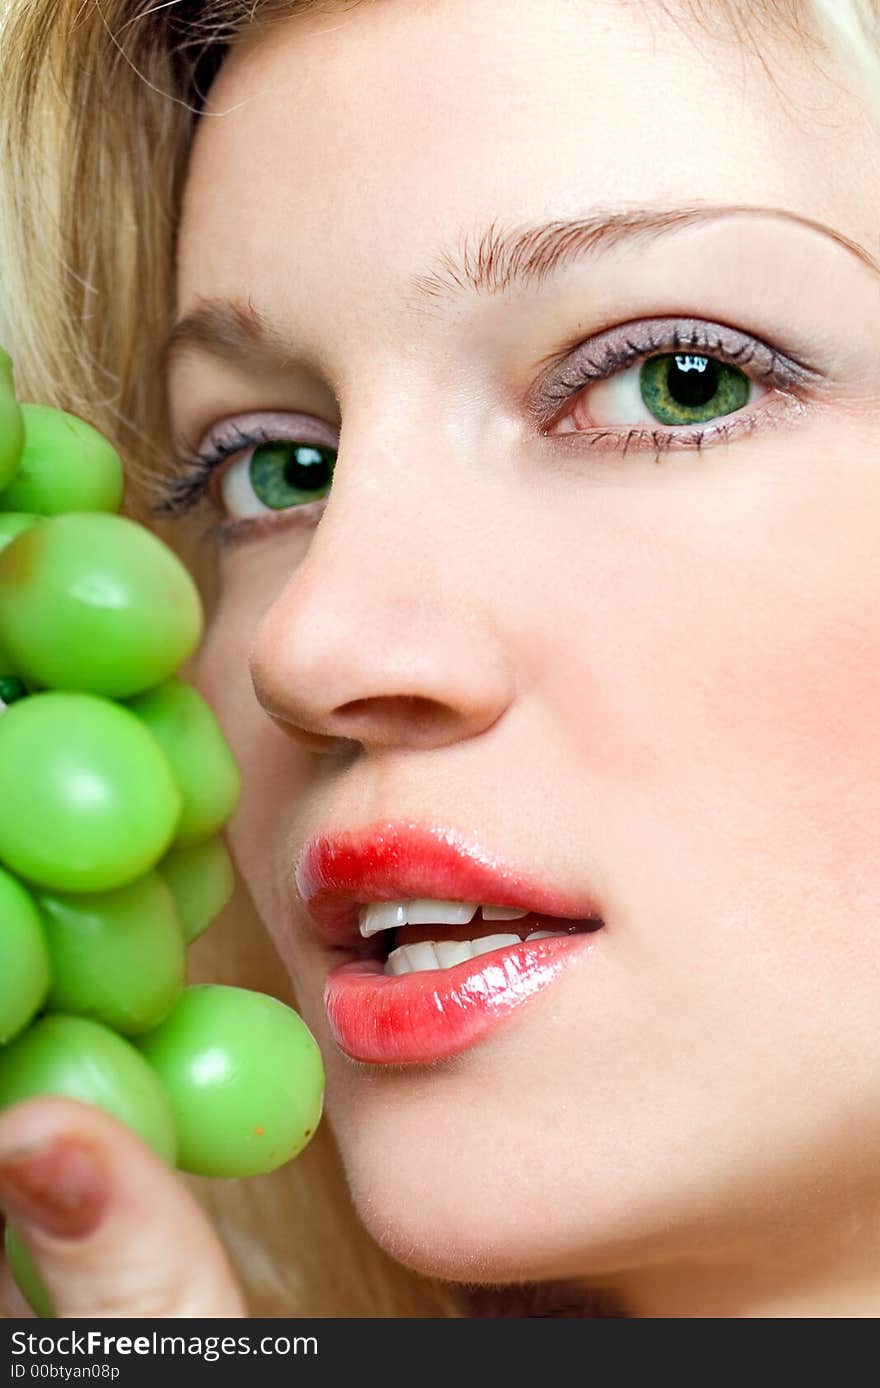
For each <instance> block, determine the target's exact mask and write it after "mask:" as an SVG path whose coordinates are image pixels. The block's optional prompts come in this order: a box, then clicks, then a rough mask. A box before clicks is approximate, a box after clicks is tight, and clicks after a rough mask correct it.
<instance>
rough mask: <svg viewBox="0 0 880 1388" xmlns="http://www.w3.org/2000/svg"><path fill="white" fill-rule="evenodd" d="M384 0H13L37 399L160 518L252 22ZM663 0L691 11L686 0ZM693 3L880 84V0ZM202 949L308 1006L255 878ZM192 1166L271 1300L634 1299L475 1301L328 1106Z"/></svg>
mask: <svg viewBox="0 0 880 1388" xmlns="http://www.w3.org/2000/svg"><path fill="white" fill-rule="evenodd" d="M364 2H365V0H170V3H165V4H158V3H156V0H0V273H2V283H0V315H2V317H3V318H5V323H6V326H5V328H4V327H3V325H2V323H0V341H2V342H3V345H4V346H5V347H6V348H7V350H8V351H9V352H10V353H11V355H12V357H13V360H14V365H15V380H16V386H17V390H18V394H19V397H20V398H21V399H25V400H37V401H41V402H44V403H47V404H55V405H58V406H61V407H63V408H65V409H68V410H71V411H73V412H74V413H75V414H79V415H82V416H83V417H84V418H86V419H89V420H90V421H91V422H92V423H93V424H95V425H96V426H97V427H98V428H99V429H101V430H102V431H103V432H104V433H105V434H107V435H108V437H110V438H111V439H113V441H114V442H115V443H116V445H117V447H118V448H119V449H120V451H121V452H122V454H123V456H124V457H125V458H126V461H127V467H128V471H129V479H130V487H129V492H128V500H127V509H128V510H129V512H130V513H131V514H134V515H137V516H139V517H140V518H142V519H147V518H148V517H149V510H148V502H149V496H150V487H149V478H150V476H151V474H152V473H153V472H154V471H161V470H162V467H163V463H164V460H165V459H166V458H167V457H168V454H169V451H170V448H171V443H172V440H171V438H170V436H169V424H168V419H167V409H166V401H165V397H164V392H163V385H162V379H161V374H160V372H159V370H158V365H157V348H158V344H159V343H160V341H161V340H162V339H163V338H164V337H165V335H166V334H167V332H168V331H169V330H170V327H171V325H172V322H173V318H174V314H175V311H176V305H175V279H174V275H175V246H176V228H177V218H178V210H179V207H180V202H181V196H182V190H183V185H184V179H185V176H186V164H187V156H188V151H189V147H190V142H191V139H192V136H193V132H194V129H195V124H196V121H197V120H198V119H199V114H200V103H201V101H202V99H203V97H204V95H205V93H206V91H207V87H208V85H209V84H210V80H211V78H212V76H213V75H214V73H215V72H216V71H217V68H218V67H219V64H220V62H221V61H222V58H223V55H224V52H225V51H226V50H227V48H228V46H229V45H230V44H232V43H234V42H235V41H236V39H237V38H238V37H240V36H241V35H243V34H244V33H245V31H247V32H248V33H254V32H256V31H257V29H260V30H262V29H268V28H270V27H271V26H272V25H274V24H276V23H278V22H281V21H284V20H288V19H290V18H291V17H292V16H294V15H296V14H300V13H304V12H307V11H313V10H316V9H327V10H334V11H335V10H339V9H344V8H348V7H350V6H351V5H353V4H358V3H364ZM656 2H657V3H659V5H660V6H661V8H662V9H664V10H665V11H666V12H667V13H669V14H670V15H671V16H672V17H673V18H675V19H676V20H677V22H682V20H681V11H682V5H681V4H680V3H677V2H676V0H669V2H668V3H667V0H656ZM685 11H686V16H687V20H690V21H695V22H696V23H697V24H698V25H702V26H703V27H705V28H710V27H712V26H713V25H714V24H715V22H716V21H717V20H718V19H719V16H720V15H721V14H722V12H723V21H724V23H726V24H727V25H729V26H733V29H734V32H735V34H736V37H737V39H739V40H740V41H742V42H743V43H744V44H751V45H753V46H754V47H755V49H756V51H757V52H758V53H759V56H762V55H761V49H760V44H761V38H762V35H763V34H766V35H767V37H768V39H769V38H770V37H772V36H774V35H777V34H780V33H783V32H785V33H787V34H788V35H793V36H796V37H798V38H799V39H800V40H801V41H802V43H803V45H804V51H805V52H806V53H809V52H811V51H812V52H814V53H815V52H819V51H820V50H821V49H822V48H823V46H827V47H829V48H832V49H834V50H836V51H837V52H838V53H839V54H841V55H843V57H844V60H845V61H846V62H847V64H848V73H849V74H850V75H851V78H852V81H851V85H852V86H853V87H857V86H862V87H863V88H864V90H865V91H868V92H870V93H871V94H872V95H875V96H876V95H880V0H803V3H799V0H762V3H760V4H756V3H748V4H746V3H745V0H725V3H724V4H720V3H719V0H688V4H687V5H686V7H685ZM762 61H763V56H762ZM151 523H153V524H155V522H154V521H151ZM160 529H161V527H160ZM243 922H248V923H249V928H243ZM192 963H193V969H192V971H191V976H193V977H204V978H210V979H213V980H216V981H221V982H233V983H239V984H241V985H243V986H245V987H253V988H259V989H262V990H264V991H267V992H272V993H275V994H276V995H278V996H280V997H282V998H286V999H287V1000H288V1001H290V1002H292V1003H293V1004H294V1005H295V998H294V997H293V995H292V993H291V992H290V989H289V986H288V984H287V983H286V981H285V975H284V970H283V968H282V966H281V963H280V961H279V959H278V957H277V955H276V954H275V952H274V950H273V947H272V945H271V943H270V942H269V939H268V937H267V935H266V932H265V930H264V929H263V928H262V926H261V924H260V923H259V922H258V921H257V920H256V919H255V913H254V910H253V907H252V905H251V904H250V902H249V900H248V898H247V896H246V893H245V889H244V887H243V885H239V888H238V891H237V895H236V898H235V900H234V902H233V903H232V905H231V907H230V908H229V910H228V911H227V912H226V913H224V917H223V918H222V920H221V921H220V922H219V923H218V924H217V925H216V926H215V927H214V928H213V929H212V930H211V931H210V932H209V934H208V936H206V937H205V938H204V939H203V940H202V941H200V942H199V943H198V944H197V945H196V946H195V948H194V950H193V952H192ZM191 1184H192V1186H193V1189H194V1192H195V1194H196V1195H197V1197H198V1198H199V1199H200V1200H202V1201H203V1202H204V1203H205V1204H206V1205H207V1206H208V1208H209V1209H210V1210H211V1212H212V1214H213V1217H214V1219H215V1222H216V1223H217V1225H218V1227H219V1230H220V1233H221V1236H222V1237H223V1238H224V1240H225V1242H226V1244H227V1246H228V1248H229V1250H230V1253H231V1255H232V1257H233V1260H234V1261H235V1263H236V1264H237V1266H238V1269H239V1271H240V1274H241V1276H242V1279H243V1281H244V1283H245V1286H246V1289H247V1292H248V1296H249V1305H250V1309H251V1313H252V1314H253V1315H264V1316H290V1315H294V1316H322V1317H326V1316H354V1317H402V1316H404V1317H409V1316H430V1317H447V1316H460V1315H474V1314H482V1315H498V1314H501V1315H517V1314H519V1315H528V1314H548V1315H566V1314H569V1315H571V1314H585V1313H586V1314H595V1315H602V1314H615V1312H614V1310H613V1309H610V1310H609V1309H608V1307H607V1306H606V1305H605V1304H604V1303H603V1302H602V1301H601V1299H600V1298H598V1297H597V1299H596V1303H595V1305H594V1306H593V1307H591V1308H590V1309H589V1310H588V1311H586V1312H585V1311H584V1310H583V1309H582V1308H581V1309H580V1310H577V1309H575V1308H572V1307H566V1306H565V1304H564V1302H563V1300H562V1299H561V1297H562V1293H561V1291H560V1292H559V1293H558V1295H557V1294H556V1293H555V1292H554V1289H553V1288H551V1287H549V1286H545V1287H544V1288H541V1289H537V1288H536V1289H531V1290H529V1289H528V1288H527V1287H525V1286H524V1287H523V1288H522V1289H521V1290H522V1292H523V1296H522V1299H521V1300H520V1301H517V1299H516V1289H500V1288H499V1289H488V1290H484V1291H483V1292H482V1293H481V1295H482V1302H481V1303H480V1305H481V1308H482V1309H481V1310H479V1311H477V1310H475V1306H476V1305H477V1304H478V1303H477V1302H476V1300H474V1299H471V1300H470V1302H468V1300H467V1298H466V1295H465V1293H466V1292H467V1290H468V1289H467V1288H465V1287H458V1286H457V1285H452V1284H448V1283H443V1282H440V1281H437V1280H434V1279H430V1278H426V1277H422V1276H420V1275H419V1274H417V1273H415V1272H413V1271H411V1270H410V1269H408V1268H405V1267H403V1266H401V1265H400V1264H398V1263H396V1262H394V1261H393V1260H392V1259H390V1258H389V1257H387V1256H386V1255H385V1254H384V1252H383V1251H382V1250H381V1249H380V1248H379V1247H378V1245H377V1244H376V1243H375V1242H374V1241H373V1240H372V1239H371V1238H370V1236H369V1235H368V1234H367V1233H366V1230H365V1229H364V1227H363V1225H362V1224H361V1222H360V1220H359V1219H358V1217H357V1214H356V1212H355V1210H354V1207H353V1205H352V1202H351V1199H350V1196H349V1192H348V1187H347V1185H346V1181H345V1175H344V1172H343V1169H342V1166H341V1163H340V1159H339V1155H338V1152H337V1151H336V1147H335V1143H334V1140H333V1137H332V1134H331V1132H330V1130H329V1127H328V1125H327V1124H326V1123H324V1124H322V1125H321V1126H320V1127H319V1130H318V1133H317V1134H316V1136H315V1138H314V1139H313V1141H312V1143H311V1145H310V1146H309V1147H308V1148H307V1149H306V1151H305V1152H304V1153H302V1154H301V1156H299V1157H298V1158H297V1160H296V1161H295V1163H293V1164H292V1166H290V1167H287V1168H285V1169H283V1170H282V1171H281V1172H277V1173H275V1174H274V1175H271V1176H266V1177H261V1178H258V1179H253V1180H250V1181H244V1182H235V1181H231V1182H207V1181H205V1182H197V1181H195V1180H192V1181H191ZM493 1295H494V1297H495V1301H494V1303H493V1301H492V1297H493ZM542 1307H543V1308H544V1309H543V1310H542V1309H540V1308H542Z"/></svg>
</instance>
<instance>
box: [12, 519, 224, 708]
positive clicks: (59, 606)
mask: <svg viewBox="0 0 880 1388" xmlns="http://www.w3.org/2000/svg"><path fill="white" fill-rule="evenodd" d="M201 631H202V608H201V602H200V599H199V595H198V592H197V590H196V587H195V584H194V583H193V581H192V579H191V578H190V576H189V574H188V573H187V571H186V569H185V568H184V567H183V565H182V564H181V562H180V560H179V559H178V558H177V556H176V555H175V554H173V553H172V552H171V550H170V549H169V548H168V547H167V545H164V544H163V543H162V541H161V540H159V539H158V538H157V537H156V536H155V535H153V534H151V532H150V531H149V530H146V529H145V528H144V527H143V526H141V525H137V524H136V523H135V522H134V521H130V520H127V519H126V518H125V517H124V516H113V515H107V514H106V513H105V512H102V511H79V512H74V513H73V514H70V515H66V516H49V517H47V518H46V519H45V520H42V521H40V523H39V524H38V525H34V526H32V527H31V528H30V529H29V530H26V531H24V533H23V534H21V535H19V536H17V538H16V539H14V540H13V541H12V543H11V544H9V545H7V546H6V548H5V549H4V550H3V552H2V553H0V640H2V641H3V642H4V643H5V645H6V648H7V650H8V651H9V654H10V656H11V658H12V660H13V662H14V664H15V669H16V672H17V673H18V674H20V675H21V676H22V678H23V679H25V680H26V681H28V682H29V683H30V684H33V685H44V686H48V687H49V688H53V689H63V690H79V691H83V692H86V693H91V694H103V695H105V696H107V697H109V698H113V699H124V698H128V697H129V696H130V695H132V694H140V693H141V692H142V691H143V690H145V689H150V688H151V687H152V686H153V685H155V684H159V683H161V681H162V680H164V679H167V677H168V676H169V675H170V674H172V673H173V671H174V670H176V669H177V667H178V665H180V664H181V662H182V661H184V660H186V659H187V658H188V657H189V656H190V655H192V653H193V651H194V650H195V648H196V646H197V645H198V642H199V639H200V637H201Z"/></svg>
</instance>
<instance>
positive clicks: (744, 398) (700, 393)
mask: <svg viewBox="0 0 880 1388" xmlns="http://www.w3.org/2000/svg"><path fill="white" fill-rule="evenodd" d="M750 387H751V381H750V380H749V377H748V376H746V375H745V374H744V373H743V372H742V371H740V370H739V369H738V368H737V367H735V366H730V365H729V364H728V363H727V362H723V361H717V360H715V359H714V358H713V357H704V356H698V355H695V354H694V353H690V352H675V353H670V354H665V355H663V356H659V357H650V358H649V359H648V360H647V361H646V362H644V363H643V365H642V369H641V371H640V373H639V389H640V391H641V396H642V400H643V401H644V404H645V406H646V407H647V409H649V410H650V411H651V413H652V414H653V415H655V416H656V418H657V419H658V420H659V422H660V423H661V424H703V423H705V422H706V420H709V419H716V418H717V417H718V415H725V414H732V413H733V411H734V410H740V409H742V407H743V405H747V404H748V402H749V390H750Z"/></svg>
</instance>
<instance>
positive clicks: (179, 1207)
mask: <svg viewBox="0 0 880 1388" xmlns="http://www.w3.org/2000/svg"><path fill="white" fill-rule="evenodd" d="M0 1206H2V1209H3V1213H4V1214H5V1216H6V1217H7V1219H8V1220H9V1222H10V1223H11V1224H12V1225H13V1227H14V1228H15V1230H16V1231H17V1232H18V1234H19V1236H20V1238H21V1241H22V1242H23V1243H24V1245H25V1247H26V1249H27V1251H28V1252H29V1253H30V1255H31V1257H32V1259H33V1262H34V1264H35V1266H36V1268H37V1271H38V1272H39V1275H40V1277H41V1278H42V1281H43V1282H44V1284H45V1287H46V1290H47V1291H48V1294H49V1298H50V1300H51V1302H52V1307H53V1309H54V1312H55V1315H56V1316H64V1317H79V1316H83V1317H89V1316H91V1317H100V1316H146V1317H167V1316H180V1317H182V1316H217V1317H219V1316H223V1317H242V1316H246V1315H247V1311H246V1309H245V1305H244V1299H243V1297H242V1294H241V1291H240V1289H239V1288H238V1286H237V1284H236V1281H235V1277H234V1275H233V1272H232V1269H231V1267H230V1264H229V1260H228V1258H227V1256H226V1253H225V1251H224V1249H223V1247H222V1245H221V1243H220V1240H219V1239H218V1237H217V1235H216V1234H215V1232H214V1230H213V1228H212V1227H211V1224H210V1222H209V1220H208V1218H207V1216H206V1215H205V1213H204V1212H203V1210H202V1209H201V1207H200V1206H199V1205H198V1203H197V1202H196V1201H195V1199H194V1198H193V1197H192V1196H191V1195H190V1193H189V1191H188V1190H187V1189H186V1187H185V1185H184V1184H183V1182H182V1181H181V1180H180V1179H179V1177H177V1176H176V1175H175V1174H174V1172H173V1171H171V1170H169V1168H168V1167H167V1166H165V1164H164V1163H163V1162H162V1161H161V1160H160V1159H159V1158H158V1157H157V1156H156V1155H155V1154H154V1153H153V1152H152V1151H151V1150H150V1149H149V1148H148V1147H147V1146H146V1144H145V1143H144V1142H142V1141H141V1140H140V1138H138V1137H136V1136H135V1134H134V1133H133V1132H131V1131H130V1129H128V1128H126V1127H125V1126H124V1125H123V1124H122V1123H120V1122H118V1121H117V1120H116V1119H115V1118H112V1117H111V1116H110V1115H109V1114H107V1113H104V1112H103V1110H101V1109H97V1108H94V1107H92V1106H91V1105H87V1104H82V1103H79V1102H78V1101H77V1100H74V1099H57V1098H40V1099H28V1100H26V1101H25V1102H24V1103H20V1104H16V1105H14V1106H13V1107H12V1108H9V1109H7V1110H6V1111H5V1112H4V1113H2V1114H0Z"/></svg>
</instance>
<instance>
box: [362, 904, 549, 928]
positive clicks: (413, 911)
mask: <svg viewBox="0 0 880 1388" xmlns="http://www.w3.org/2000/svg"><path fill="white" fill-rule="evenodd" d="M479 905H480V903H479V902H478V901H438V900H436V899H434V898H433V897H428V896H418V897H414V898H412V899H411V900H409V901H372V902H370V903H369V904H368V905H366V906H362V907H361V909H360V911H359V912H358V923H359V928H360V932H361V934H362V935H363V937H364V939H367V938H368V937H369V936H370V935H375V934H377V933H378V932H379V931H380V930H395V929H396V928H397V927H398V926H400V925H467V924H468V922H469V921H471V920H473V918H474V916H475V915H476V912H477V909H478V908H479ZM482 909H483V920H485V921H516V920H521V919H522V918H523V916H527V915H528V914H529V913H528V911H518V910H516V909H515V908H514V907H510V906H484V907H483V908H482Z"/></svg>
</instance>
